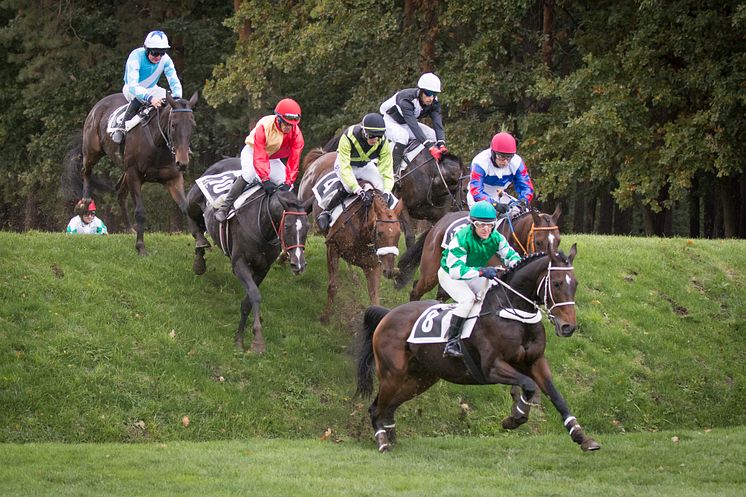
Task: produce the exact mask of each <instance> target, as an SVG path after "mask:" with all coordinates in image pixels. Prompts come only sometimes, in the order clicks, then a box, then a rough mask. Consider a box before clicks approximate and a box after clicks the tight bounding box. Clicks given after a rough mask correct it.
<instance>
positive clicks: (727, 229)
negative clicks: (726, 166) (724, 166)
mask: <svg viewBox="0 0 746 497" xmlns="http://www.w3.org/2000/svg"><path fill="white" fill-rule="evenodd" d="M718 191H719V194H718V197H719V198H720V202H721V205H722V208H723V236H724V237H725V238H733V237H734V236H736V234H737V233H738V229H737V216H738V185H737V184H736V182H735V181H734V178H733V177H732V176H725V177H722V178H718Z"/></svg>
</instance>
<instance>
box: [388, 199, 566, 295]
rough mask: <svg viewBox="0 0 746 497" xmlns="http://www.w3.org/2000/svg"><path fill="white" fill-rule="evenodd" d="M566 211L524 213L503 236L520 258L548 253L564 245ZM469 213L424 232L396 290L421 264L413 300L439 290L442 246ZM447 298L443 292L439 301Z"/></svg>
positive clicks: (402, 266)
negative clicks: (562, 220)
mask: <svg viewBox="0 0 746 497" xmlns="http://www.w3.org/2000/svg"><path fill="white" fill-rule="evenodd" d="M561 214H562V210H561V209H560V208H559V206H557V208H556V209H555V210H554V213H553V214H552V215H549V214H544V213H541V212H538V211H536V210H533V209H532V210H530V211H528V212H523V213H521V214H519V215H518V216H516V217H515V218H513V219H512V220H507V219H506V220H505V221H503V223H502V224H501V225H500V227H499V230H500V233H501V234H502V235H503V236H504V237H505V239H506V240H508V243H510V245H511V246H512V247H513V249H514V250H515V251H516V252H518V253H519V254H520V255H528V254H532V253H534V252H546V251H548V250H549V245H550V243H551V244H553V246H554V247H558V246H559V244H560V240H561V237H560V232H559V228H558V227H557V221H558V220H559V217H560V215H561ZM468 215H469V212H468V211H461V212H451V213H448V214H446V215H445V216H444V217H443V219H441V220H440V221H438V222H437V223H436V224H435V225H434V226H433V227H432V228H430V229H429V230H427V231H426V232H424V233H423V234H422V235H420V237H419V238H418V239H417V243H415V245H413V246H412V247H410V248H409V249H407V251H406V252H405V253H404V255H403V256H402V257H401V259H400V260H399V265H398V267H399V274H398V275H397V277H396V288H402V287H403V286H404V285H405V284H406V283H407V281H409V279H410V278H411V277H412V275H413V274H414V271H415V269H417V265H418V264H419V266H420V279H418V280H416V281H415V282H414V284H413V285H412V291H411V292H410V293H409V300H410V301H411V300H420V299H421V298H422V296H423V295H425V294H426V293H427V292H429V291H430V290H432V289H433V288H435V285H437V284H438V268H439V267H440V259H441V257H442V256H443V248H442V247H441V243H442V242H443V237H444V236H445V234H446V231H447V230H448V227H449V226H450V225H451V223H453V222H454V221H456V220H458V219H462V218H465V217H467V216H468ZM497 264H498V260H497V259H493V261H492V265H497ZM440 297H443V298H445V297H446V296H445V295H443V294H442V293H441V294H439V298H440Z"/></svg>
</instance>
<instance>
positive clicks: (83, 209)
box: [75, 199, 96, 216]
mask: <svg viewBox="0 0 746 497" xmlns="http://www.w3.org/2000/svg"><path fill="white" fill-rule="evenodd" d="M88 212H93V213H94V214H95V212H96V204H95V203H94V202H93V199H91V200H90V202H87V201H85V200H81V201H80V202H78V203H77V205H76V206H75V214H77V215H79V216H83V214H86V213H88Z"/></svg>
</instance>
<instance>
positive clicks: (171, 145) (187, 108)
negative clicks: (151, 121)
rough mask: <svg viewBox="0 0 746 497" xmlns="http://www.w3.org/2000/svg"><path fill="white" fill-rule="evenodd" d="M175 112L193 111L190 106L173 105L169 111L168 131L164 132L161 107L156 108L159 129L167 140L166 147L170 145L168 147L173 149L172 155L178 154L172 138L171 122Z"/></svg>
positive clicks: (165, 140)
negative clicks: (182, 107) (180, 107)
mask: <svg viewBox="0 0 746 497" xmlns="http://www.w3.org/2000/svg"><path fill="white" fill-rule="evenodd" d="M174 112H193V111H192V109H190V108H189V107H186V108H184V109H174V108H173V107H171V109H170V111H169V113H168V124H167V126H166V128H167V130H166V131H167V133H164V132H163V127H162V126H161V108H160V107H157V108H156V109H155V113H156V121H158V131H160V133H161V136H162V137H163V141H164V142H166V147H168V149H169V150H170V151H171V155H172V156H175V155H176V148H175V147H174V144H173V139H172V138H171V122H172V120H173V113H174Z"/></svg>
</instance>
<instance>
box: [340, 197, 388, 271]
mask: <svg viewBox="0 0 746 497" xmlns="http://www.w3.org/2000/svg"><path fill="white" fill-rule="evenodd" d="M374 195H376V194H374ZM363 207H364V205H363V203H362V202H360V203H358V204H357V206H356V207H355V209H351V210H350V211H349V214H348V215H347V218H346V220H345V222H342V221H341V220H338V221H337V222H336V223H335V224H334V228H332V230H330V231H329V233H328V234H327V235H326V238H327V240H329V239H331V238H332V236H333V235H335V234H336V233H337V231H339V230H340V227H341V226H343V225H344V224H346V222H347V221H349V220H350V219H352V216H353V215H355V214H356V213H357V212H358V211H359V210H360V209H362V208H363ZM371 207H372V206H371ZM374 209H375V208H374ZM369 212H370V209H366V210H365V226H367V225H368V224H370V222H369V220H368V213H369ZM399 222H400V221H399V220H398V219H380V218H379V217H378V216H376V219H374V220H373V229H372V230H371V231H372V232H373V236H372V238H373V249H374V250H375V253H376V255H377V256H378V257H380V256H382V255H387V254H394V256H397V255H399V249H398V248H397V247H378V229H376V225H377V224H378V223H399ZM335 228H336V229H335Z"/></svg>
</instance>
